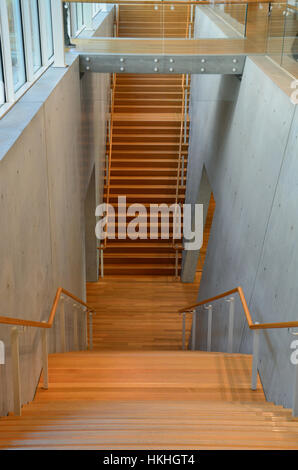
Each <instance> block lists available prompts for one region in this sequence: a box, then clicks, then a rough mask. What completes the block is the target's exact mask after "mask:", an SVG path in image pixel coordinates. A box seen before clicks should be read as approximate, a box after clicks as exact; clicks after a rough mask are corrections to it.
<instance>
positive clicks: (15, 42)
mask: <svg viewBox="0 0 298 470" xmlns="http://www.w3.org/2000/svg"><path fill="white" fill-rule="evenodd" d="M6 4H7V15H8V23H9V40H10V48H11V60H12V72H13V84H14V91H15V92H16V91H18V90H19V89H20V88H21V86H23V85H24V83H25V82H26V71H25V54H24V41H23V28H22V16H21V6H20V0H6Z"/></svg>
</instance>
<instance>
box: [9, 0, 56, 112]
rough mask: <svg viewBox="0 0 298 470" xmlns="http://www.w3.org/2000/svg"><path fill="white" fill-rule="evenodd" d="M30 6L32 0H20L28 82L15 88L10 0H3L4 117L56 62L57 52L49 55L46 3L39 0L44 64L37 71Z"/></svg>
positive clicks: (40, 40) (41, 48)
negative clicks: (8, 3) (9, 16)
mask: <svg viewBox="0 0 298 470" xmlns="http://www.w3.org/2000/svg"><path fill="white" fill-rule="evenodd" d="M50 1H51V0H50ZM30 6H31V5H30V2H28V0H20V7H21V19H22V29H23V42H24V61H25V73H26V82H25V83H24V84H23V85H22V86H21V87H20V88H19V89H18V90H17V91H15V89H14V81H13V68H12V57H11V44H10V36H9V22H8V13H7V3H6V1H1V2H0V43H1V46H2V49H1V50H2V69H3V70H2V71H3V77H4V93H5V98H6V101H5V103H4V104H2V105H0V118H1V117H2V116H3V115H4V114H6V113H7V111H8V110H9V109H10V108H11V107H12V106H13V105H14V104H15V103H16V102H17V101H18V100H19V99H20V98H21V97H22V96H23V95H24V93H25V92H26V91H27V90H28V89H29V88H31V86H32V85H33V84H34V83H35V82H36V81H37V80H38V79H39V78H40V77H41V75H43V73H44V72H45V71H46V70H47V69H48V68H49V67H50V66H51V65H52V64H53V62H54V53H53V55H52V57H50V58H49V47H48V41H47V18H46V5H45V2H44V1H43V0H37V6H38V20H39V45H40V51H41V67H40V68H39V69H38V70H36V71H34V64H33V47H32V35H31V17H30V15H31V12H30ZM52 35H53V30H52ZM53 49H54V47H53Z"/></svg>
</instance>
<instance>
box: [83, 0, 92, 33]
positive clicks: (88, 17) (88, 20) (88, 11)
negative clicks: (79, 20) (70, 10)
mask: <svg viewBox="0 0 298 470" xmlns="http://www.w3.org/2000/svg"><path fill="white" fill-rule="evenodd" d="M92 7H93V5H92V3H83V9H84V24H85V25H86V29H93V28H92V27H93V11H92V10H93V8H92Z"/></svg>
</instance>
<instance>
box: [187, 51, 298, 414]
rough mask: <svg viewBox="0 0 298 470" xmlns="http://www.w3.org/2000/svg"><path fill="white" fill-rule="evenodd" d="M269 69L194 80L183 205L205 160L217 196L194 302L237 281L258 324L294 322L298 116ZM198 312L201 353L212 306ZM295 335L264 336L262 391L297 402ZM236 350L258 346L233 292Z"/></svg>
mask: <svg viewBox="0 0 298 470" xmlns="http://www.w3.org/2000/svg"><path fill="white" fill-rule="evenodd" d="M264 60H266V59H264ZM265 69H266V67H262V68H261V67H260V66H259V64H257V63H256V62H254V61H253V60H252V59H247V61H246V66H245V70H244V74H243V77H242V81H241V82H240V81H238V80H237V78H235V77H223V78H220V77H213V78H212V77H204V76H202V75H200V76H193V77H192V91H191V121H192V125H191V142H190V154H189V165H190V167H189V171H188V181H187V202H194V201H195V200H196V198H197V194H198V189H199V182H200V179H201V173H202V167H203V164H204V165H205V166H206V171H207V174H208V179H209V181H210V184H211V187H212V190H213V192H214V196H215V200H216V211H215V215H214V219H213V224H212V229H211V234H210V238H209V244H208V250H207V255H206V260H205V265H204V271H203V275H202V280H201V285H200V290H199V296H198V299H199V300H203V299H204V298H208V297H211V296H214V295H216V294H219V293H221V292H224V291H225V290H229V289H232V288H234V287H236V286H238V285H241V286H242V287H243V290H244V293H245V296H246V299H247V302H248V306H249V308H250V310H251V315H252V318H253V321H254V322H256V321H258V322H275V321H286V320H290V319H291V320H298V315H297V307H296V306H297V303H298V292H297V279H296V278H297V271H298V249H297V246H296V245H297V243H296V239H297V233H296V232H297V229H298V227H297V222H296V219H297V217H296V212H297V211H296V210H295V209H296V207H297V196H298V194H297V187H298V183H297V181H298V180H297V172H298V168H297V156H298V154H297V148H298V145H297V132H298V113H297V106H296V107H295V105H294V104H293V103H292V102H291V101H290V99H289V97H288V95H287V94H286V93H285V92H284V90H283V89H282V88H284V87H282V88H280V87H279V86H278V83H277V80H276V76H275V80H274V81H273V80H272V79H271V77H270V75H268V74H266V73H265V71H264V70H265ZM289 80H291V77H289ZM228 308H229V307H228V304H227V303H226V302H224V301H218V302H216V303H215V304H214V314H213V334H212V350H214V351H226V349H227V327H228ZM198 312H199V313H198V322H197V330H196V336H197V338H196V347H197V349H203V350H204V349H206V342H207V313H206V311H205V310H204V309H202V308H200V309H199V310H198ZM294 338H295V337H294V336H292V335H290V334H289V332H288V331H287V330H268V331H266V332H264V333H261V354H260V364H259V371H260V376H261V381H262V383H263V386H264V390H265V394H266V396H267V398H268V399H269V400H272V401H274V402H276V403H278V404H282V405H284V406H287V407H291V406H292V395H293V392H292V387H293V378H294V373H293V372H294V370H293V369H294V366H293V365H291V363H290V355H291V352H292V350H291V349H290V344H291V341H292V340H293V339H294ZM234 352H242V353H251V352H252V334H251V332H250V331H249V330H248V328H247V325H246V321H245V318H244V314H243V310H242V308H241V305H240V302H239V299H238V298H237V297H236V305H235V328H234Z"/></svg>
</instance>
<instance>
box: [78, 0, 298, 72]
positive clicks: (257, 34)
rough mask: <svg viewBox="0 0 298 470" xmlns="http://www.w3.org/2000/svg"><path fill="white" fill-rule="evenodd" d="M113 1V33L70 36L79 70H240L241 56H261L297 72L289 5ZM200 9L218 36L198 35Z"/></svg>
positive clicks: (294, 18)
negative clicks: (89, 36) (83, 37)
mask: <svg viewBox="0 0 298 470" xmlns="http://www.w3.org/2000/svg"><path fill="white" fill-rule="evenodd" d="M113 3H115V5H116V6H115V9H116V10H115V28H114V33H115V34H114V35H113V37H105V38H103V37H100V38H99V37H93V38H90V39H80V38H77V39H74V40H73V42H74V43H75V44H76V46H77V51H78V52H79V53H80V55H81V59H82V60H81V71H84V72H86V71H87V72H88V71H91V72H115V73H168V72H169V71H170V72H171V71H172V72H175V73H196V74H199V73H204V74H208V73H212V74H216V73H218V74H242V72H243V67H244V63H245V58H246V57H247V56H256V55H261V56H269V57H271V58H273V59H275V60H276V61H280V60H281V57H282V61H283V63H284V64H285V66H286V68H287V69H288V70H289V71H290V72H291V73H293V74H294V75H295V73H296V72H297V63H296V60H295V50H296V49H297V48H298V45H297V40H296V39H295V38H296V34H297V31H298V26H297V23H298V20H297V10H296V7H295V6H293V5H288V4H281V3H277V2H269V1H262V2H261V1H254V0H252V1H248V2H247V1H245V2H243V1H233V2H228V3H226V2H224V1H219V2H209V1H199V2H191V1H190V2H188V1H185V2H179V1H174V2H162V3H161V2H158V1H155V2H153V1H152V2H151V1H148V2H144V1H134V2H129V1H126V2H122V1H116V2H113ZM200 13H204V14H205V15H207V16H208V17H209V18H210V20H211V21H212V24H214V25H215V27H216V28H217V30H218V31H220V34H215V35H214V37H213V36H212V32H210V33H208V37H206V38H200V36H201V23H200V22H199V21H196V17H197V16H198V15H199V14H200ZM295 41H296V42H295ZM293 51H294V52H293ZM120 59H122V62H120ZM156 60H158V67H156V66H155V65H154V64H156ZM154 61H155V62H154ZM173 61H174V62H173ZM173 64H175V65H173ZM202 64H203V65H202ZM295 70H296V72H295Z"/></svg>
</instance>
